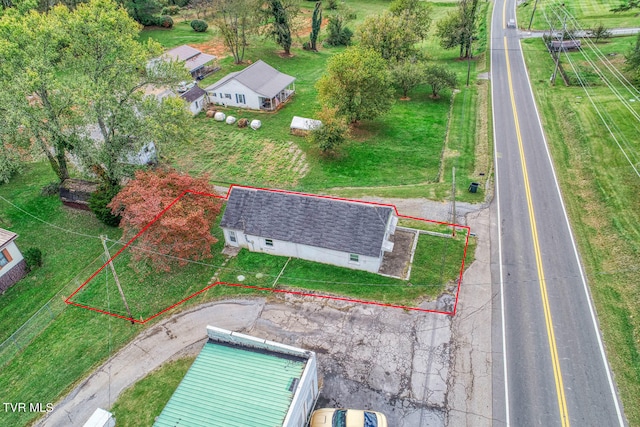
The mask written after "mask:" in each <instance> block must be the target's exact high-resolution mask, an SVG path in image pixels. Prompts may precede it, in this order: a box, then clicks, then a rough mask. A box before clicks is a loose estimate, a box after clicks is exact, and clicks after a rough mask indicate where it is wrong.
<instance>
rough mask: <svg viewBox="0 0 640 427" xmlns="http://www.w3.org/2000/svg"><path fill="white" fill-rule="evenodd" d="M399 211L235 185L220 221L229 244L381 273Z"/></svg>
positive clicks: (390, 245) (391, 247)
mask: <svg viewBox="0 0 640 427" xmlns="http://www.w3.org/2000/svg"><path fill="white" fill-rule="evenodd" d="M397 224H398V217H397V216H396V214H395V211H394V209H393V208H391V207H390V206H381V205H376V204H369V203H363V202H355V201H348V200H339V199H332V198H328V197H322V196H312V195H305V194H299V193H290V192H283V191H277V190H263V189H254V188H245V187H232V188H231V190H230V194H229V199H228V201H227V206H226V208H225V211H224V214H223V216H222V219H221V221H220V227H222V229H223V231H224V238H225V244H226V245H229V246H235V247H242V248H246V249H248V250H249V251H252V252H264V253H269V254H272V255H280V256H290V257H296V258H301V259H306V260H309V261H315V262H321V263H325V264H332V265H337V266H340V267H347V268H352V269H354V270H364V271H369V272H372V273H377V272H378V271H379V269H380V266H381V265H382V259H383V257H384V253H385V252H391V251H393V242H392V239H391V236H392V235H393V234H394V232H395V229H396V225H397Z"/></svg>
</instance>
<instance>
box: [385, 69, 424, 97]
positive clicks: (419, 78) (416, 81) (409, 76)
mask: <svg viewBox="0 0 640 427" xmlns="http://www.w3.org/2000/svg"><path fill="white" fill-rule="evenodd" d="M391 74H392V75H393V80H394V83H395V85H396V87H398V88H399V89H400V90H401V91H402V97H403V98H404V99H408V94H409V92H410V91H411V90H412V89H415V88H416V86H418V85H420V84H422V83H424V80H425V78H424V64H423V63H421V62H418V61H401V62H397V63H395V64H394V66H393V67H392V68H391Z"/></svg>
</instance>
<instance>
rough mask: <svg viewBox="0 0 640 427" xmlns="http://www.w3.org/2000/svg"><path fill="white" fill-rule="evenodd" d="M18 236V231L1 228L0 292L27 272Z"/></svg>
mask: <svg viewBox="0 0 640 427" xmlns="http://www.w3.org/2000/svg"><path fill="white" fill-rule="evenodd" d="M16 238H18V235H17V234H16V233H14V232H12V231H9V230H4V229H2V228H0V292H4V291H6V290H7V289H9V288H10V287H11V286H13V285H14V284H15V283H16V282H17V281H18V280H20V279H22V278H23V277H24V276H25V275H26V274H27V265H26V263H25V262H24V258H23V257H22V253H21V252H20V249H18V247H17V246H16V243H15V240H16Z"/></svg>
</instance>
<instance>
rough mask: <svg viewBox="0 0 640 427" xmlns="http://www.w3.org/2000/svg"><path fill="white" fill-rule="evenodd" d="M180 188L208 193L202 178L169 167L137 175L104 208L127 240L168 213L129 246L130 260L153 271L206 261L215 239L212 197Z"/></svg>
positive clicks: (217, 208)
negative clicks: (116, 219)
mask: <svg viewBox="0 0 640 427" xmlns="http://www.w3.org/2000/svg"><path fill="white" fill-rule="evenodd" d="M185 190H191V191H194V192H199V193H206V194H213V192H214V190H213V188H212V187H211V185H210V184H209V183H208V179H207V177H206V176H203V177H200V178H193V177H191V176H189V175H187V174H182V173H179V172H177V171H175V170H173V169H156V170H153V171H149V172H144V171H139V172H137V173H136V176H135V179H133V180H132V181H130V182H129V183H128V184H127V185H126V187H124V188H123V189H122V190H121V191H120V192H119V193H118V195H117V196H116V197H114V198H113V200H112V201H111V203H109V205H108V207H109V208H111V212H112V213H113V214H114V215H117V214H120V215H121V217H122V220H121V221H120V227H121V228H122V230H123V238H124V239H126V240H127V241H128V240H129V239H131V238H132V237H134V236H135V235H137V234H138V233H139V232H140V231H141V230H142V229H143V228H144V227H146V226H147V225H148V224H149V223H151V222H152V221H153V220H154V219H155V218H156V217H157V216H158V214H160V213H161V212H163V210H165V209H167V207H169V205H171V203H173V205H171V207H169V208H168V209H167V210H166V211H165V212H164V213H163V214H162V215H161V216H160V217H159V218H158V219H157V220H156V221H155V222H153V224H152V225H151V226H149V228H147V229H146V230H145V231H144V232H143V233H142V234H140V236H139V237H138V238H137V239H136V240H135V241H134V243H133V244H132V246H131V249H132V260H133V261H135V262H138V261H144V260H148V261H150V262H151V264H152V265H153V267H154V268H156V269H159V270H162V271H170V270H171V267H172V266H173V265H175V264H178V265H180V266H184V265H186V264H187V263H188V261H187V260H201V259H205V258H211V245H213V244H214V243H216V242H217V241H218V240H217V239H216V238H215V237H213V236H212V235H211V228H212V226H213V224H214V222H215V219H216V217H217V216H218V214H219V213H220V208H221V206H222V203H221V200H220V199H218V198H216V197H211V196H204V195H198V194H192V193H185V194H184V195H183V196H182V197H181V198H180V199H179V200H178V201H175V200H176V198H177V197H178V196H180V195H181V194H183V193H184V191H185Z"/></svg>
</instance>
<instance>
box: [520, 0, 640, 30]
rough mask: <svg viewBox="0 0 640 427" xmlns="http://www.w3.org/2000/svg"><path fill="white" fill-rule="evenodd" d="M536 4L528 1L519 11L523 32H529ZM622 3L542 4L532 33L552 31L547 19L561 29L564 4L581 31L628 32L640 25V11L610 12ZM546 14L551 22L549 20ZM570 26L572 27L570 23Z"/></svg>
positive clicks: (615, 0) (612, 0) (590, 0)
mask: <svg viewBox="0 0 640 427" xmlns="http://www.w3.org/2000/svg"><path fill="white" fill-rule="evenodd" d="M534 3H535V0H527V1H525V2H523V3H521V4H520V6H519V7H518V8H517V11H516V12H517V15H518V25H519V26H520V28H525V29H526V28H528V27H529V21H530V20H531V14H532V12H533V5H534ZM621 3H624V2H623V1H621V0H580V1H572V2H563V1H552V2H545V1H538V6H537V8H536V12H535V15H534V17H533V23H532V25H531V29H532V30H541V31H543V30H548V29H549V23H548V21H547V19H549V20H550V21H551V22H554V21H555V24H554V26H556V27H561V26H562V17H563V16H564V15H563V14H562V13H561V12H560V10H561V7H560V4H564V5H565V10H566V11H567V12H568V13H569V14H570V16H572V17H573V18H574V19H576V20H577V21H578V22H579V25H580V27H581V29H585V30H586V29H589V28H594V27H595V26H597V25H599V24H602V25H604V26H605V27H607V28H628V27H637V26H638V25H640V24H639V23H638V9H636V10H633V9H632V10H630V11H627V12H619V13H613V12H610V10H611V9H612V8H614V7H616V6H618V5H620V4H621ZM554 11H558V12H556V13H559V14H560V15H559V16H560V18H558V16H557V15H556V13H554ZM545 13H546V16H547V18H545ZM567 25H568V27H571V24H570V20H569V21H568V23H567Z"/></svg>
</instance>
